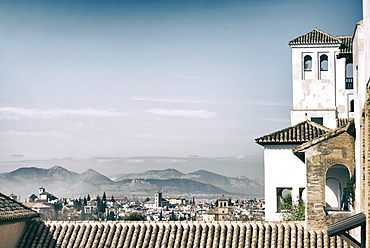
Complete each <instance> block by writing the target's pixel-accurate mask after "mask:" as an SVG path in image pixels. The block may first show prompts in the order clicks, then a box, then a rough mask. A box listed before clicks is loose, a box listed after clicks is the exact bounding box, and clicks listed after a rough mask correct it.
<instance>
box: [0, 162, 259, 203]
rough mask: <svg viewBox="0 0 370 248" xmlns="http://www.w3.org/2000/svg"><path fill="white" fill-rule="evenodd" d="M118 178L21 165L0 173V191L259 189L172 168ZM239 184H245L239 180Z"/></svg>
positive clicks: (67, 193)
mask: <svg viewBox="0 0 370 248" xmlns="http://www.w3.org/2000/svg"><path fill="white" fill-rule="evenodd" d="M119 177H121V180H115V181H113V180H111V179H109V178H108V177H106V176H104V175H102V174H101V173H99V172H97V171H95V170H92V169H88V170H87V171H85V172H83V173H80V174H79V173H76V172H73V171H69V170H67V169H65V168H63V167H61V166H54V167H51V168H50V169H41V168H37V167H24V168H19V169H17V170H14V171H11V172H8V173H3V174H1V175H0V192H2V193H5V194H10V193H14V194H17V195H21V197H22V199H21V201H24V200H25V198H28V197H29V196H30V195H31V194H37V193H38V188H39V187H41V186H42V187H44V188H45V189H46V191H47V192H50V193H52V194H54V195H55V196H57V197H59V198H62V197H83V196H84V195H87V194H90V195H101V194H102V193H103V192H106V194H107V195H125V196H132V195H135V196H143V197H144V196H145V197H147V196H152V195H154V193H155V192H156V191H162V192H164V194H166V195H173V196H184V195H194V194H201V195H209V194H216V195H221V194H228V195H233V194H240V193H239V192H242V194H243V195H247V194H252V195H258V193H255V192H259V191H258V189H259V188H258V187H256V190H255V191H254V192H251V193H248V192H243V191H241V190H240V188H238V187H234V186H233V185H237V184H236V183H233V184H231V186H229V187H228V188H229V189H237V190H238V191H229V190H227V189H226V188H227V187H226V186H225V185H227V184H228V183H230V182H232V180H236V179H233V178H231V179H230V178H228V177H224V176H221V175H218V174H215V173H211V172H208V171H197V172H194V173H189V174H184V173H181V172H180V171H178V170H175V169H166V170H150V171H146V172H143V173H130V174H121V175H119ZM117 178H118V176H117ZM122 178H124V179H122ZM244 180H246V179H244ZM241 182H244V181H243V180H242V181H241ZM240 185H241V186H243V185H244V186H245V185H247V184H245V183H244V184H243V183H240V182H239V186H240ZM220 186H222V187H220ZM249 186H250V185H248V187H249ZM257 186H259V185H257Z"/></svg>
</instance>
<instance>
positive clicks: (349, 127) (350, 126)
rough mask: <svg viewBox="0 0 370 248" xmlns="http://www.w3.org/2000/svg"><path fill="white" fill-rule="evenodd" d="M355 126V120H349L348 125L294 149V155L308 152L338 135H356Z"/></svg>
mask: <svg viewBox="0 0 370 248" xmlns="http://www.w3.org/2000/svg"><path fill="white" fill-rule="evenodd" d="M354 125H355V124H354V119H349V121H348V122H347V123H346V124H344V125H342V126H340V127H338V128H336V129H333V130H331V131H329V132H327V133H325V134H323V135H321V136H320V137H317V138H315V139H312V140H310V141H309V142H306V143H303V144H301V145H299V146H297V147H294V148H293V153H294V154H296V155H297V154H299V153H300V152H303V151H304V150H306V149H307V148H309V147H311V146H314V145H316V144H318V143H320V142H322V141H324V140H328V139H331V138H333V137H336V136H338V135H340V134H342V133H344V132H348V133H350V134H352V135H354V134H355V126H354Z"/></svg>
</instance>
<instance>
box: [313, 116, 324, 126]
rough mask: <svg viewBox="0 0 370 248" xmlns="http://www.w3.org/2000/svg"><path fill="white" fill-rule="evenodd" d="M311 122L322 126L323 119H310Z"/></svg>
mask: <svg viewBox="0 0 370 248" xmlns="http://www.w3.org/2000/svg"><path fill="white" fill-rule="evenodd" d="M311 121H313V122H316V123H317V124H320V125H324V118H323V117H311Z"/></svg>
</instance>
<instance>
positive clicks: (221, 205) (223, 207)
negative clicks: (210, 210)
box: [217, 195, 229, 221]
mask: <svg viewBox="0 0 370 248" xmlns="http://www.w3.org/2000/svg"><path fill="white" fill-rule="evenodd" d="M217 207H218V220H219V221H226V220H229V199H227V198H226V197H225V196H224V195H223V196H222V197H221V198H220V199H218V204H217Z"/></svg>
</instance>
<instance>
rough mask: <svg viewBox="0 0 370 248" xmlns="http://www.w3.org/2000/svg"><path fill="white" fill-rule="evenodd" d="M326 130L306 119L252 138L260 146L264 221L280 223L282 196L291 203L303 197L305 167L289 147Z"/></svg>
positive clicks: (317, 135)
mask: <svg viewBox="0 0 370 248" xmlns="http://www.w3.org/2000/svg"><path fill="white" fill-rule="evenodd" d="M328 131H330V129H329V128H326V127H324V126H321V125H320V124H317V123H315V122H313V121H309V120H308V121H304V122H301V123H299V124H297V125H294V126H291V127H288V128H285V129H282V130H280V131H277V132H274V133H272V134H268V135H265V136H262V137H260V138H257V139H256V142H257V143H258V144H259V145H262V146H263V147H264V167H265V220H267V221H279V220H282V216H281V208H280V207H281V203H282V202H281V201H282V197H284V196H285V195H286V194H291V195H292V197H293V199H295V200H297V199H298V198H300V197H301V198H302V197H304V194H305V192H304V189H305V187H306V165H305V163H304V162H303V161H301V160H300V159H299V158H298V157H297V156H295V155H294V154H293V152H292V148H294V147H296V146H298V145H300V144H303V143H305V142H307V141H310V140H312V139H314V138H317V137H319V136H320V135H322V134H324V133H326V132H328Z"/></svg>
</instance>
